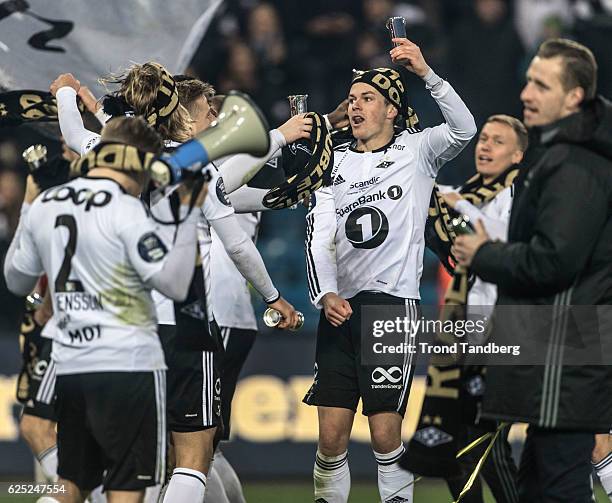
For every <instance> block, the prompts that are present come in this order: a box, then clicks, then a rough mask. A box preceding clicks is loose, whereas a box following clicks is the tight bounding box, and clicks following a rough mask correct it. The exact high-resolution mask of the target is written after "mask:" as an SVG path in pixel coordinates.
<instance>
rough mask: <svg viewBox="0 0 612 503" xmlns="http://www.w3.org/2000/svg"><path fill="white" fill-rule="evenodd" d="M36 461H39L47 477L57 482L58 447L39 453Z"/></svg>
mask: <svg viewBox="0 0 612 503" xmlns="http://www.w3.org/2000/svg"><path fill="white" fill-rule="evenodd" d="M36 459H38V462H39V463H40V467H41V468H42V471H43V473H44V474H45V477H47V478H48V479H49V480H52V481H53V482H57V445H54V446H52V447H49V448H48V449H46V450H44V451H42V452H40V453H38V454H37V455H36Z"/></svg>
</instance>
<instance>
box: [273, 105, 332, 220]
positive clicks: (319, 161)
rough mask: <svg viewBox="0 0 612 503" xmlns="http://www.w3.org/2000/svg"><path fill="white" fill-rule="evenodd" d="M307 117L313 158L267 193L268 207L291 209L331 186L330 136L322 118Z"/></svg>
mask: <svg viewBox="0 0 612 503" xmlns="http://www.w3.org/2000/svg"><path fill="white" fill-rule="evenodd" d="M306 117H310V118H312V120H313V127H312V131H311V132H310V144H309V150H310V151H311V152H312V155H311V156H310V159H309V161H308V163H307V164H306V166H305V167H304V168H303V169H302V170H300V171H299V172H298V173H297V174H295V175H293V176H291V177H290V178H288V179H287V180H285V181H284V182H283V183H281V184H280V185H278V186H277V187H274V188H273V189H271V190H270V191H268V193H267V194H266V195H265V196H264V198H263V204H264V206H265V207H266V208H270V209H273V210H279V209H283V208H289V207H291V206H293V205H295V204H297V203H300V202H302V201H303V200H304V199H308V198H309V197H310V194H312V193H313V192H314V191H315V190H317V189H319V188H321V187H326V186H329V185H330V184H331V169H332V166H333V165H334V151H333V148H332V137H331V134H330V132H329V130H328V129H327V126H326V125H325V119H323V116H322V115H320V114H318V113H317V112H309V113H307V114H306Z"/></svg>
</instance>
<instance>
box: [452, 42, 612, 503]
mask: <svg viewBox="0 0 612 503" xmlns="http://www.w3.org/2000/svg"><path fill="white" fill-rule="evenodd" d="M596 81H597V64H596V62H595V59H594V57H593V55H592V53H591V51H590V50H589V49H587V48H586V47H584V46H582V45H580V44H578V43H575V42H572V41H569V40H562V39H557V40H549V41H547V42H545V43H544V44H542V46H541V47H540V49H539V51H538V53H537V55H536V56H535V57H534V59H533V61H532V62H531V65H530V66H529V69H528V71H527V84H526V86H525V88H524V89H523V92H522V93H521V100H522V101H523V105H524V122H525V124H526V126H527V127H528V128H530V148H529V149H528V151H527V154H526V158H527V166H525V171H526V173H527V174H526V176H525V177H524V178H523V183H522V186H521V189H520V192H519V194H518V195H517V197H515V199H514V204H513V208H512V214H511V218H510V228H509V235H508V242H507V243H501V242H493V241H490V240H489V237H488V236H487V235H486V233H485V231H484V228H483V226H482V224H480V223H477V225H476V228H477V231H476V234H474V235H471V236H462V237H460V238H458V239H457V241H456V242H455V249H456V257H457V259H458V260H459V262H460V263H461V264H463V265H466V266H469V267H471V269H472V271H473V272H474V273H476V274H477V275H478V276H479V277H480V278H482V279H483V280H484V281H488V282H491V283H495V284H497V285H498V287H499V296H498V300H497V304H498V307H497V309H496V312H495V314H494V318H493V329H492V331H491V337H492V341H493V342H496V341H497V342H499V341H504V340H505V341H510V340H511V341H512V342H513V343H514V344H520V345H521V348H522V349H521V353H522V355H523V356H529V357H532V359H534V358H539V362H537V361H531V362H529V363H533V364H532V365H525V364H524V363H525V360H523V361H522V362H521V363H523V365H499V366H490V367H489V368H488V370H487V391H486V395H485V399H484V407H483V416H484V417H488V418H492V419H497V420H503V421H509V422H519V421H521V422H527V423H529V425H530V427H529V430H528V433H527V440H526V443H525V447H524V451H523V456H522V460H521V467H520V470H519V486H520V487H519V492H520V501H521V502H529V503H533V502H552V501H555V502H568V503H569V502H571V503H586V502H590V501H592V500H591V494H592V491H591V485H590V474H591V465H590V462H589V461H590V456H591V452H592V450H593V446H594V433H604V432H607V431H608V430H609V427H610V425H611V424H612V366H611V365H610V364H609V362H610V355H607V359H606V358H605V356H600V353H601V347H602V346H601V342H604V341H605V338H606V336H607V337H609V334H606V333H605V331H604V330H599V328H598V327H601V329H603V327H604V325H605V323H604V320H603V319H602V317H603V315H604V314H605V313H603V306H604V305H605V304H612V260H611V259H610V252H611V251H612V212H611V208H612V136H611V135H610V131H611V130H612V104H610V103H609V102H608V101H606V100H604V99H603V98H601V97H596ZM500 305H501V306H503V307H502V308H500V307H499V306H500ZM510 306H512V307H510ZM546 306H550V307H546ZM569 306H571V308H570V307H569ZM576 306H578V307H576ZM510 309H511V310H512V315H511V316H508V314H507V312H508V310H510ZM598 316H599V319H598ZM600 333H601V336H602V337H601V338H600ZM585 346H586V348H587V350H589V349H590V354H589V353H588V351H587V352H586V353H585V351H584V348H585ZM594 348H597V349H599V351H597V352H596V353H597V354H594V353H595V351H594ZM580 351H582V353H581V354H584V355H586V359H585V360H583V361H578V360H577V359H576V355H577V354H579V353H580ZM596 356H600V358H601V361H600V364H599V365H596V364H595V363H597V362H596V361H595V360H596V358H595V357H596ZM587 363H588V364H587Z"/></svg>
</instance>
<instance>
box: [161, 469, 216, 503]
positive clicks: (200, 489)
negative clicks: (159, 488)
mask: <svg viewBox="0 0 612 503" xmlns="http://www.w3.org/2000/svg"><path fill="white" fill-rule="evenodd" d="M205 489H206V475H204V474H203V473H202V472H198V471H197V470H192V469H190V468H175V469H174V471H173V472H172V478H171V479H170V483H169V484H168V489H166V495H165V496H164V503H186V502H189V503H202V502H203V501H204V490H205Z"/></svg>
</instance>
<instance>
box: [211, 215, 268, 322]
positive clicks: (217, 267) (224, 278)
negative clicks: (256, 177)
mask: <svg viewBox="0 0 612 503" xmlns="http://www.w3.org/2000/svg"><path fill="white" fill-rule="evenodd" d="M236 219H237V220H238V223H239V224H240V226H241V227H242V228H243V229H244V231H245V232H246V233H247V234H248V235H249V237H250V238H251V240H252V241H253V242H255V241H256V240H257V233H258V231H259V222H260V220H261V213H259V212H257V213H243V214H237V215H236ZM210 264H211V267H210V279H211V283H212V286H211V288H212V290H213V291H214V292H215V295H214V296H213V298H212V307H213V312H214V313H215V320H216V321H217V323H218V324H219V326H222V327H231V328H240V329H243V330H257V320H256V318H255V311H254V310H253V304H252V303H251V293H250V291H249V284H248V281H247V280H246V279H244V277H243V276H242V274H240V272H239V271H238V269H236V266H235V265H234V262H233V261H232V259H231V258H230V257H229V256H228V254H227V252H226V251H225V248H224V246H223V243H222V242H221V240H220V239H219V238H218V237H217V236H215V232H214V229H213V240H212V247H211V250H210Z"/></svg>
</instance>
